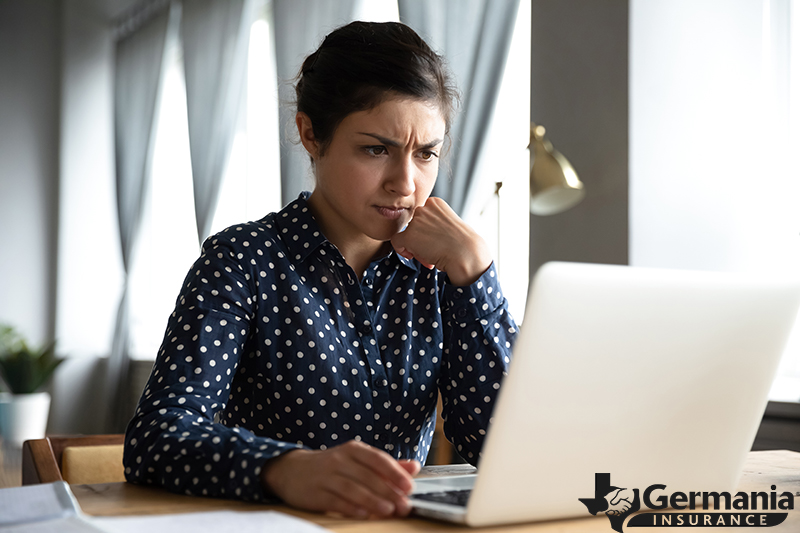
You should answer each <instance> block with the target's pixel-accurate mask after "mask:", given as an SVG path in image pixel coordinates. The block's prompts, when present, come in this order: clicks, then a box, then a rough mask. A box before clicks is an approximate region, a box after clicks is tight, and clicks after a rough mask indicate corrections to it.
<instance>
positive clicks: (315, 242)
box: [275, 191, 328, 261]
mask: <svg viewBox="0 0 800 533" xmlns="http://www.w3.org/2000/svg"><path fill="white" fill-rule="evenodd" d="M310 194H311V193H309V192H306V191H304V192H302V193H300V196H298V197H297V199H296V200H295V201H293V202H291V203H289V204H287V205H286V207H284V208H283V209H281V210H280V211H279V212H278V214H277V216H276V217H275V224H276V225H277V226H278V230H279V234H280V237H281V239H282V240H283V242H284V243H285V244H286V248H287V249H288V250H289V252H290V253H291V254H292V255H291V257H292V259H293V260H296V261H305V260H306V258H307V257H308V256H309V254H311V252H313V251H314V250H316V249H317V248H319V246H320V245H322V244H324V243H325V242H327V241H328V239H326V238H325V236H324V235H323V234H322V231H320V229H319V224H317V221H316V220H315V219H314V215H312V214H311V210H310V209H309V208H308V197H309V195H310Z"/></svg>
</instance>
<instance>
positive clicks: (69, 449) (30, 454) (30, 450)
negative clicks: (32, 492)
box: [22, 434, 125, 485]
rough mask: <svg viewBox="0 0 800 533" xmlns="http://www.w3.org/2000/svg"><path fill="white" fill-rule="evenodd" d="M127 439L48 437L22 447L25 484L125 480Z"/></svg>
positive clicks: (31, 441) (122, 437)
mask: <svg viewBox="0 0 800 533" xmlns="http://www.w3.org/2000/svg"><path fill="white" fill-rule="evenodd" d="M124 438H125V436H124V435H122V434H116V435H86V436H65V437H45V438H44V439H35V440H27V441H25V442H24V443H23V445H22V484H23V485H33V484H36V483H51V482H53V481H66V482H67V483H70V484H84V483H112V482H116V481H125V475H124V471H123V467H122V445H123V442H124Z"/></svg>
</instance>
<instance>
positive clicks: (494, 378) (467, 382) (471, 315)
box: [439, 264, 517, 465]
mask: <svg viewBox="0 0 800 533" xmlns="http://www.w3.org/2000/svg"><path fill="white" fill-rule="evenodd" d="M441 298H442V303H443V305H442V320H443V322H444V324H445V328H444V361H443V365H442V376H441V379H440V382H439V389H440V391H441V393H442V411H443V413H442V418H443V419H444V431H445V435H446V436H447V438H448V440H450V442H452V443H453V445H454V446H455V449H456V451H457V452H458V454H459V455H460V456H461V457H463V458H464V459H465V460H466V461H468V462H469V463H471V464H473V465H476V464H477V463H478V458H479V457H480V451H481V448H482V447H483V440H484V437H485V436H486V429H487V428H488V427H489V422H490V420H491V415H492V409H493V407H494V401H495V398H496V397H497V393H498V391H499V390H500V384H501V382H502V380H503V377H504V376H505V375H506V372H507V370H508V364H509V363H510V361H511V359H510V358H511V347H512V345H513V343H514V340H515V339H516V336H517V325H516V323H515V322H514V319H513V318H512V317H511V315H510V314H509V312H508V302H507V300H506V298H505V297H504V296H503V293H502V291H501V290H500V283H499V282H498V280H497V272H496V270H495V267H494V264H492V266H490V267H489V269H488V270H487V271H486V272H485V273H484V274H483V275H482V276H481V277H480V278H479V279H478V280H477V281H476V282H474V283H473V284H472V285H469V286H466V287H454V286H452V285H450V284H449V283H448V282H447V281H445V283H444V285H443V287H442V296H441Z"/></svg>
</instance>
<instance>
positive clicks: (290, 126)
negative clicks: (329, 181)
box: [272, 0, 356, 204]
mask: <svg viewBox="0 0 800 533" xmlns="http://www.w3.org/2000/svg"><path fill="white" fill-rule="evenodd" d="M355 3H356V2H355V0H337V1H331V0H273V2H272V9H273V20H274V28H275V56H276V58H275V59H276V68H277V74H278V96H279V97H280V101H281V106H280V111H279V115H278V117H279V119H280V127H281V148H280V150H281V152H280V153H281V200H282V203H284V204H286V203H288V202H290V201H292V200H294V199H295V198H297V195H298V194H300V191H302V190H307V189H311V188H313V181H312V180H311V177H310V176H311V174H310V166H309V160H308V154H306V153H305V151H304V150H303V149H302V146H299V145H296V144H295V143H294V142H293V139H295V138H296V131H297V130H296V129H295V125H294V112H293V111H292V108H291V106H290V105H289V104H290V103H292V102H294V88H293V83H292V82H293V79H294V77H295V76H296V75H297V72H298V71H299V70H300V65H302V63H303V59H305V58H306V56H307V55H308V54H310V53H311V52H313V51H314V50H316V49H317V47H318V46H319V45H320V44H321V43H322V39H324V37H325V35H327V34H328V33H330V31H331V30H333V29H334V28H336V27H338V26H341V25H343V24H347V23H348V22H350V21H351V20H352V17H353V13H354V9H355Z"/></svg>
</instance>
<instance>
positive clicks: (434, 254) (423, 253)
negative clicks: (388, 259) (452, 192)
mask: <svg viewBox="0 0 800 533" xmlns="http://www.w3.org/2000/svg"><path fill="white" fill-rule="evenodd" d="M392 246H394V249H395V250H396V251H397V253H398V254H400V255H402V256H403V257H405V258H406V259H416V260H417V261H419V262H420V263H421V264H423V265H424V266H426V267H428V268H432V267H434V266H435V267H436V268H438V269H439V270H441V271H442V272H447V276H448V277H449V278H450V282H451V283H452V284H453V285H456V286H465V285H470V284H472V283H474V282H475V281H476V280H477V279H478V278H479V277H481V275H482V274H483V273H484V272H486V270H487V269H488V268H489V266H490V265H491V264H492V256H491V254H490V253H489V249H488V247H487V246H486V243H485V242H484V240H483V238H481V236H480V235H478V234H477V233H476V232H475V230H473V229H472V228H471V227H469V226H468V225H467V224H466V223H465V222H464V221H463V220H461V219H460V218H459V216H458V215H457V214H456V213H455V211H453V210H452V209H451V208H450V206H449V205H447V202H445V201H444V200H442V199H441V198H436V197H430V198H428V201H427V202H425V205H422V206H420V207H417V208H416V210H415V211H414V218H412V219H411V222H409V223H408V227H406V229H405V230H404V231H402V232H400V233H398V234H396V235H395V236H394V237H392Z"/></svg>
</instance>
